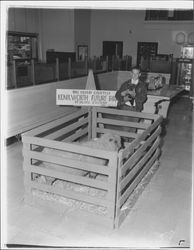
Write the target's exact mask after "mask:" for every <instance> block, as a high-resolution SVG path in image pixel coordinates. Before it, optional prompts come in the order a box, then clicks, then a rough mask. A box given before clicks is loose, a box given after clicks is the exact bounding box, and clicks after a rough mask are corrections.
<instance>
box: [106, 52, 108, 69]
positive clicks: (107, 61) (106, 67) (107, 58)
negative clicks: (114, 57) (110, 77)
mask: <svg viewBox="0 0 194 250" xmlns="http://www.w3.org/2000/svg"><path fill="white" fill-rule="evenodd" d="M106 71H107V72H108V56H106Z"/></svg>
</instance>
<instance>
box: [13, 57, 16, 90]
mask: <svg viewBox="0 0 194 250" xmlns="http://www.w3.org/2000/svg"><path fill="white" fill-rule="evenodd" d="M13 85H14V88H17V76H16V64H15V60H13Z"/></svg>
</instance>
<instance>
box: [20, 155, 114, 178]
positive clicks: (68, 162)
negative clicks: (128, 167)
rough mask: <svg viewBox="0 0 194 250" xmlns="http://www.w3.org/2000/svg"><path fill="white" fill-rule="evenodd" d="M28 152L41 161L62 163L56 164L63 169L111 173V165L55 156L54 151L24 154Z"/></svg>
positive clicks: (32, 157)
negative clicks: (65, 167)
mask: <svg viewBox="0 0 194 250" xmlns="http://www.w3.org/2000/svg"><path fill="white" fill-rule="evenodd" d="M26 154H28V156H29V157H30V158H31V159H36V160H40V161H45V162H50V163H54V164H59V165H62V166H61V167H60V166H56V167H59V169H60V168H61V169H63V168H64V167H63V166H67V167H71V168H77V169H81V170H85V171H90V172H95V173H99V174H104V175H109V172H110V171H109V169H110V167H107V166H103V165H98V164H94V163H89V162H82V161H80V160H76V159H73V158H72V159H69V158H65V157H60V156H55V155H54V153H53V154H52V153H49V154H47V153H43V152H35V151H30V152H25V151H24V155H26Z"/></svg>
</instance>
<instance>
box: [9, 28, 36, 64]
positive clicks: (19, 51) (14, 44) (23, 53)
mask: <svg viewBox="0 0 194 250" xmlns="http://www.w3.org/2000/svg"><path fill="white" fill-rule="evenodd" d="M7 41H8V47H7V49H8V53H7V54H8V63H9V62H11V61H13V60H17V61H28V60H31V59H35V60H36V59H38V34H35V33H23V32H11V31H10V32H8V40H7Z"/></svg>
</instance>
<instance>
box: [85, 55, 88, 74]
mask: <svg viewBox="0 0 194 250" xmlns="http://www.w3.org/2000/svg"><path fill="white" fill-rule="evenodd" d="M85 72H86V75H87V74H88V58H87V57H86V58H85Z"/></svg>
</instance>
